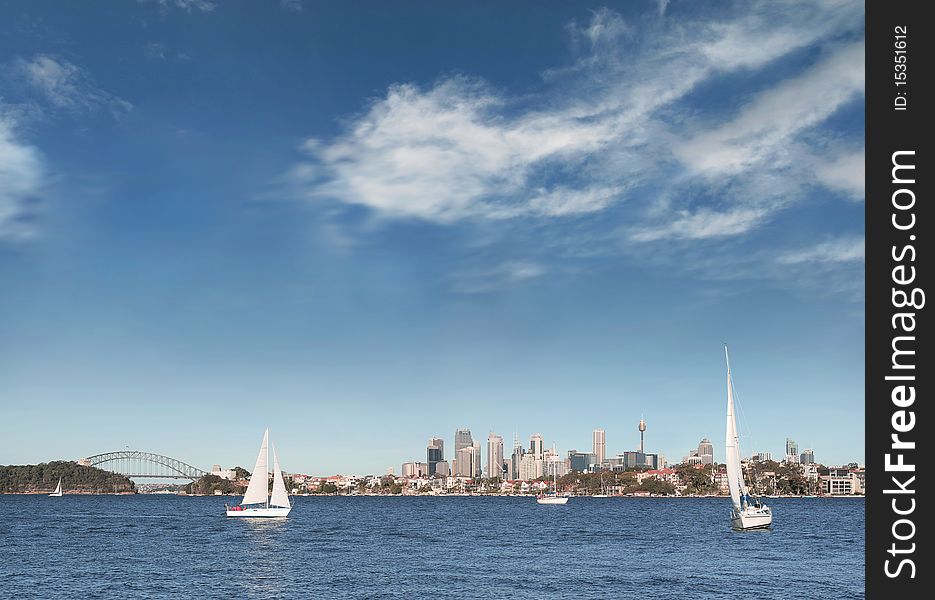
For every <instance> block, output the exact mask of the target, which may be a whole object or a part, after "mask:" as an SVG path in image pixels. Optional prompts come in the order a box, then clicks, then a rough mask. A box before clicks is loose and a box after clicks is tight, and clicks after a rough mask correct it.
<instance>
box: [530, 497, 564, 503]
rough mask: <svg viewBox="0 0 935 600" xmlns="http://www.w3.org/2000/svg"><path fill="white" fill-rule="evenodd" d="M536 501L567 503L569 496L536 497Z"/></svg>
mask: <svg viewBox="0 0 935 600" xmlns="http://www.w3.org/2000/svg"><path fill="white" fill-rule="evenodd" d="M536 502H538V503H539V504H565V503H566V502H568V497H567V496H543V497H541V498H536Z"/></svg>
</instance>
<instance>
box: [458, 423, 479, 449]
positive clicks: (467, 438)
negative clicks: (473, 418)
mask: <svg viewBox="0 0 935 600" xmlns="http://www.w3.org/2000/svg"><path fill="white" fill-rule="evenodd" d="M473 445H474V438H472V437H471V430H470V429H465V428H461V429H456V430H455V452H457V451H458V450H460V449H461V448H467V447H468V446H473Z"/></svg>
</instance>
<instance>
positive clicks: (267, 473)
mask: <svg viewBox="0 0 935 600" xmlns="http://www.w3.org/2000/svg"><path fill="white" fill-rule="evenodd" d="M266 435H267V436H269V427H267V428H266ZM263 475H265V476H266V477H265V479H266V485H269V444H266V473H263ZM266 508H269V491H267V492H266Z"/></svg>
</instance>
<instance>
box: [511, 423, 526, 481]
mask: <svg viewBox="0 0 935 600" xmlns="http://www.w3.org/2000/svg"><path fill="white" fill-rule="evenodd" d="M523 454H525V452H524V451H523V446H522V444H520V443H519V436H518V435H516V433H514V434H513V456H512V457H510V458H511V461H510V462H511V464H512V466H513V472H512V473H511V474H510V478H511V479H519V463H520V461H521V460H523Z"/></svg>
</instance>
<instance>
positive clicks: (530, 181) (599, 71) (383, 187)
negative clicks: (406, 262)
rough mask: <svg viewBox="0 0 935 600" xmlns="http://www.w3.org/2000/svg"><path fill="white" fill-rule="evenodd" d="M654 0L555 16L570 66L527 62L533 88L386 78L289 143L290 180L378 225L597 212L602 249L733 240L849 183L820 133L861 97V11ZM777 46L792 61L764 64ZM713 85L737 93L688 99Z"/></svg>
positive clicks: (553, 218)
mask: <svg viewBox="0 0 935 600" xmlns="http://www.w3.org/2000/svg"><path fill="white" fill-rule="evenodd" d="M666 4H667V3H660V5H659V11H658V13H650V14H649V15H648V16H646V17H645V18H644V20H643V21H633V22H630V21H627V20H625V19H624V18H623V17H621V15H619V14H617V13H615V12H613V11H611V10H608V9H600V10H597V11H595V12H594V13H593V15H592V18H591V19H590V20H589V21H588V22H586V23H582V24H572V25H571V26H570V27H569V32H570V44H571V48H572V51H573V52H574V58H573V59H572V61H570V63H569V64H567V65H564V66H556V67H555V68H554V69H550V70H547V71H546V72H544V73H543V82H542V86H541V88H540V89H539V90H538V91H537V92H536V93H532V94H530V93H523V94H511V93H510V92H508V91H507V90H504V89H502V88H498V87H495V86H492V85H490V84H489V83H487V82H485V81H483V80H481V79H478V78H476V77H470V76H467V75H455V76H448V77H442V78H440V79H439V80H437V81H436V82H435V83H433V84H432V85H417V84H413V83H398V84H394V85H392V86H391V87H390V88H389V89H388V90H387V92H386V94H385V95H383V96H382V97H378V98H375V99H373V100H372V101H371V102H370V104H369V105H368V106H367V107H365V109H364V110H363V111H362V112H361V113H359V114H356V115H353V116H351V117H349V118H348V119H347V120H346V121H345V123H344V126H343V129H342V131H341V133H339V134H338V135H336V136H334V137H330V138H328V139H317V138H316V139H310V140H308V141H307V142H306V143H305V144H303V146H302V151H303V153H304V154H305V159H304V160H302V161H300V162H299V163H297V164H295V165H294V166H293V168H292V170H291V171H290V174H289V178H290V181H291V183H292V184H293V185H294V186H295V189H296V190H297V191H298V193H299V194H300V195H302V196H303V197H305V198H308V199H309V200H312V201H316V202H322V201H330V202H334V203H337V204H338V205H340V204H350V205H357V206H363V207H366V208H367V209H369V211H370V212H371V214H372V215H374V216H376V217H378V218H382V219H383V220H384V221H391V220H393V219H401V218H402V219H419V220H424V221H429V222H435V223H439V224H452V223H455V222H458V221H468V222H484V221H488V222H489V221H504V220H516V221H523V222H530V223H543V222H558V221H568V220H570V219H573V218H574V219H582V218H586V217H588V216H589V215H593V216H595V217H596V216H598V215H602V214H605V213H609V212H612V219H613V220H614V224H615V230H616V231H618V232H619V233H620V236H619V237H618V239H616V240H613V242H612V244H613V245H614V246H615V248H617V249H618V250H619V248H620V246H621V245H623V246H625V245H627V244H629V245H647V244H649V245H652V244H659V243H664V242H666V241H667V240H668V241H671V240H679V241H682V242H692V241H694V242H699V243H700V242H708V243H710V242H711V241H715V240H726V239H730V238H732V237H737V236H746V235H750V234H752V233H754V232H756V231H758V230H759V229H761V228H763V227H764V226H765V225H767V224H768V223H770V222H772V221H773V220H774V219H775V218H776V216H777V215H778V214H779V213H780V212H783V211H786V210H789V209H790V208H791V207H794V206H796V205H797V204H798V203H800V202H801V201H802V199H803V198H804V197H806V196H807V194H808V193H809V189H810V187H813V186H815V185H818V186H823V187H825V188H827V189H828V190H831V191H834V192H838V193H840V192H844V193H845V194H848V195H851V196H853V195H856V194H858V193H862V189H859V188H862V182H861V183H860V184H858V182H857V181H856V176H857V170H856V167H857V159H856V154H854V150H853V148H854V147H855V146H857V145H859V144H860V143H861V141H860V140H857V139H855V140H843V142H842V141H841V140H838V141H839V142H841V143H840V144H839V145H838V146H837V148H850V150H847V151H835V150H829V148H827V147H823V146H822V144H823V143H825V142H821V141H819V140H823V139H825V137H826V136H824V135H823V132H822V128H823V127H824V125H825V123H826V122H827V121H828V119H829V118H830V117H831V116H832V115H835V114H837V113H838V112H839V111H840V110H841V109H842V108H844V107H847V106H850V105H851V103H852V102H854V101H856V100H859V99H860V98H861V97H862V94H863V86H864V81H863V69H864V67H863V43H862V40H861V38H862V35H861V32H862V17H863V12H862V5H861V4H860V3H857V2H823V1H817V0H816V1H809V0H801V1H798V2H791V3H786V4H783V5H782V6H778V5H776V4H775V3H771V2H756V3H753V4H751V5H745V6H744V7H743V10H740V11H738V12H737V14H734V15H728V14H721V15H718V16H716V17H710V16H706V17H704V18H701V17H698V18H695V20H686V18H685V17H681V16H680V17H678V18H676V17H675V16H674V15H672V14H669V13H667V12H666ZM660 17H664V18H660ZM805 48H809V49H810V52H811V56H812V57H814V58H807V57H806V56H805V55H804V54H802V52H801V51H802V50H803V49H805ZM792 55H794V57H793V60H791V61H790V62H789V63H788V64H789V65H795V66H785V65H780V66H778V67H777V64H776V63H777V61H778V60H779V59H782V58H784V57H789V56H792ZM763 73H767V75H765V76H764V75H763ZM744 78H749V79H750V83H749V84H748V85H747V86H746V87H744V86H740V87H738V84H737V82H739V81H743V80H744ZM726 79H729V80H730V82H731V83H730V85H732V86H733V87H734V88H735V89H738V90H742V91H738V92H736V93H735V95H733V96H730V97H728V98H726V100H727V102H724V103H719V104H717V105H716V106H712V105H711V104H710V101H708V103H705V102H701V103H699V101H698V100H697V98H696V94H695V92H696V91H698V90H699V89H704V88H705V86H708V87H710V86H711V85H716V84H718V83H719V82H722V81H725V80H726ZM835 133H836V132H835ZM817 155H822V156H823V160H820V161H817V160H811V159H812V158H814V157H815V156H817ZM591 223H593V224H594V226H595V227H604V226H603V225H602V224H601V223H600V222H599V220H597V219H596V218H595V219H592V221H591ZM604 230H605V231H606V228H604ZM576 233H577V234H579V235H582V236H584V237H587V238H590V239H605V240H606V239H607V236H605V235H602V233H603V232H601V231H598V232H594V231H590V232H589V231H587V230H586V229H585V228H578V229H577V232H576Z"/></svg>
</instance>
